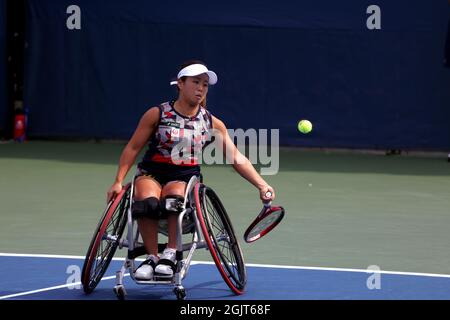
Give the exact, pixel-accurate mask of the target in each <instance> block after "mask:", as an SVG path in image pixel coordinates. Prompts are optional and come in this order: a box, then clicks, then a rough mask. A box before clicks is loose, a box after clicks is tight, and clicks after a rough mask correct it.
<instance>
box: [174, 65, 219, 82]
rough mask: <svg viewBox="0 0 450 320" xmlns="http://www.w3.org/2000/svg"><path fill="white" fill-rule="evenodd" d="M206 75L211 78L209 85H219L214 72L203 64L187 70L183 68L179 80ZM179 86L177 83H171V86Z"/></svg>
mask: <svg viewBox="0 0 450 320" xmlns="http://www.w3.org/2000/svg"><path fill="white" fill-rule="evenodd" d="M203 73H206V74H207V75H208V77H209V81H208V83H209V84H211V85H213V84H216V83H217V74H216V73H215V72H214V71H211V70H208V68H206V67H205V66H204V65H202V64H191V65H189V66H187V67H186V68H183V69H181V70H180V72H178V76H177V79H180V78H181V77H194V76H198V75H199V74H203ZM175 84H177V81H171V82H170V85H175Z"/></svg>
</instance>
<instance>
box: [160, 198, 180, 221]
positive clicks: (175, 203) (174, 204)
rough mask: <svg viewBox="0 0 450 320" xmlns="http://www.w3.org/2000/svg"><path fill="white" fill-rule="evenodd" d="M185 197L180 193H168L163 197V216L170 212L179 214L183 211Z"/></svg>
mask: <svg viewBox="0 0 450 320" xmlns="http://www.w3.org/2000/svg"><path fill="white" fill-rule="evenodd" d="M183 204H184V197H183V196H179V195H168V196H166V197H163V198H162V199H161V213H162V215H163V217H166V216H167V215H169V214H178V213H181V211H183V209H184V207H183Z"/></svg>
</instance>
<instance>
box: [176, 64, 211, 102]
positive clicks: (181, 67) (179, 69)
mask: <svg viewBox="0 0 450 320" xmlns="http://www.w3.org/2000/svg"><path fill="white" fill-rule="evenodd" d="M191 64H202V65H204V66H205V67H206V68H208V66H207V65H206V63H204V62H203V61H200V60H196V59H192V60H187V61H185V62H183V63H182V64H181V65H180V67H179V68H178V71H177V74H178V72H180V71H181V70H182V69H184V68H186V67H187V66H190V65H191ZM176 80H177V79H176V78H175V80H174V81H176ZM180 80H181V81H183V82H184V81H186V77H181V78H180ZM177 90H178V91H180V89H179V88H178V86H177ZM200 105H201V106H202V107H203V108H205V109H206V97H205V98H204V99H203V100H202V101H200Z"/></svg>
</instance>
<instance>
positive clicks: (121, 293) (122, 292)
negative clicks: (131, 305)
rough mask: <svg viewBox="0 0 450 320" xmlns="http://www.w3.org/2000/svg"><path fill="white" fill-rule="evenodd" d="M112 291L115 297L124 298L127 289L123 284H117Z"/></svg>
mask: <svg viewBox="0 0 450 320" xmlns="http://www.w3.org/2000/svg"><path fill="white" fill-rule="evenodd" d="M114 293H115V294H116V296H117V299H119V300H125V296H126V294H127V291H126V290H125V287H124V286H123V285H119V286H115V287H114Z"/></svg>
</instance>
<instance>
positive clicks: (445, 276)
mask: <svg viewBox="0 0 450 320" xmlns="http://www.w3.org/2000/svg"><path fill="white" fill-rule="evenodd" d="M2 256H4V257H31V258H33V257H36V258H55V259H84V258H85V256H69V255H55V254H27V253H2V252H0V257H2ZM124 259H125V258H124V257H116V258H113V259H112V260H115V261H123V260H124ZM135 260H136V261H143V260H144V259H135ZM191 264H192V265H195V264H212V265H214V262H212V261H191ZM245 265H246V266H248V267H259V268H279V269H301V270H323V271H342V272H363V273H381V274H396V275H405V276H418V277H436V278H450V274H440V273H423V272H403V271H387V270H372V269H349V268H327V267H309V266H287V265H275V264H256V263H246V264H245Z"/></svg>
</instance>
